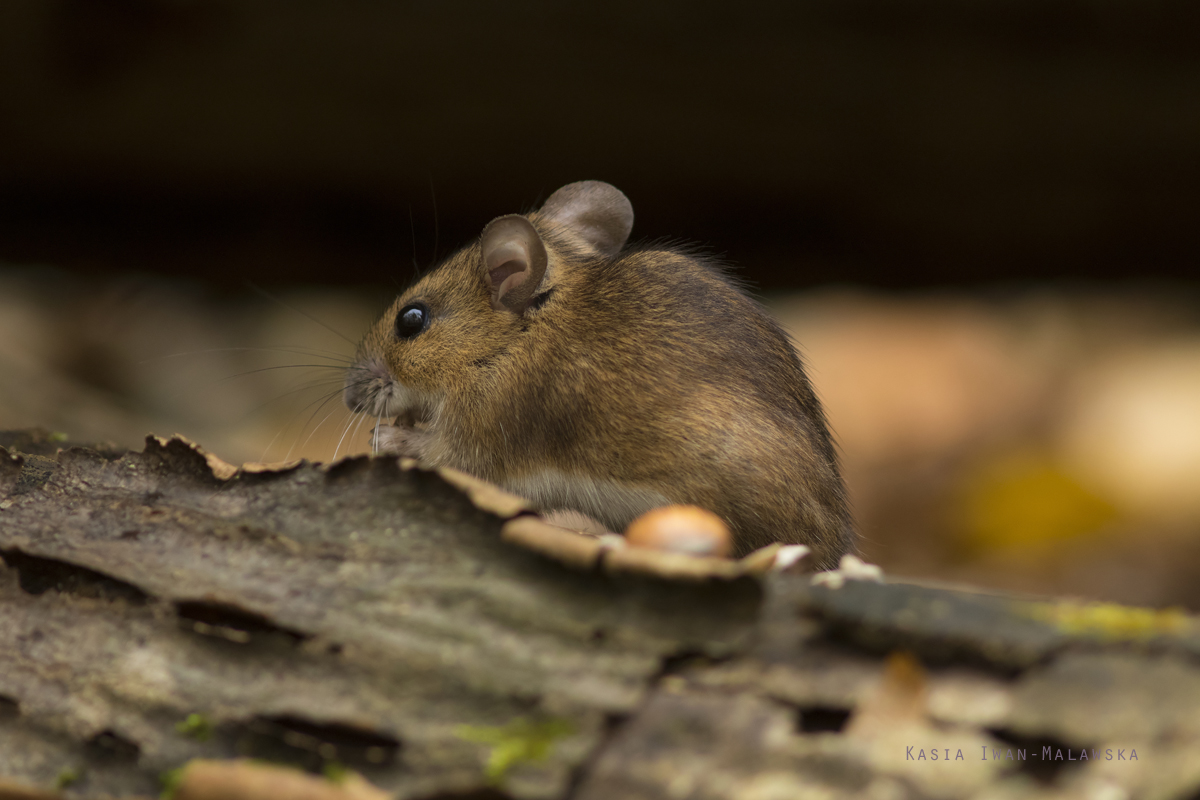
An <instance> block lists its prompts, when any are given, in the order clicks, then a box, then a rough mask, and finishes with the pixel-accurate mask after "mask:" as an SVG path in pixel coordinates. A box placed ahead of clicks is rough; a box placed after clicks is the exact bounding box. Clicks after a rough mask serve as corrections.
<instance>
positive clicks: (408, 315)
mask: <svg viewBox="0 0 1200 800" xmlns="http://www.w3.org/2000/svg"><path fill="white" fill-rule="evenodd" d="M427 327H429V307H428V306H426V305H425V304H424V303H409V304H408V305H406V306H405V307H404V308H402V309H400V313H399V314H397V315H396V338H397V339H411V338H412V337H414V336H416V335H417V334H418V333H420V332H421V331H423V330H425V329H426V328H427Z"/></svg>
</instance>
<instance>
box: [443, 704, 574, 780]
mask: <svg viewBox="0 0 1200 800" xmlns="http://www.w3.org/2000/svg"><path fill="white" fill-rule="evenodd" d="M572 733H574V728H573V727H572V725H571V723H570V722H569V721H567V720H564V719H546V720H528V719H525V718H524V717H518V718H517V719H515V720H513V721H512V722H510V723H508V724H507V725H502V726H500V727H485V726H475V725H460V726H458V728H456V729H455V735H456V736H458V737H459V738H460V739H465V740H466V741H468V742H476V743H478V744H486V745H490V746H491V748H492V752H491V754H490V755H489V756H488V762H487V770H486V771H487V777H488V781H490V782H491V783H492V784H493V785H496V784H499V783H501V782H502V781H503V780H504V776H505V775H507V774H508V771H509V770H510V769H512V768H513V767H515V766H517V765H519V764H523V763H528V762H533V761H542V760H544V759H545V758H546V756H548V755H549V754H550V748H551V747H553V745H554V743H555V742H556V741H557V740H559V739H561V738H563V737H565V736H570V735H571V734H572Z"/></svg>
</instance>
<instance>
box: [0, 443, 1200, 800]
mask: <svg viewBox="0 0 1200 800" xmlns="http://www.w3.org/2000/svg"><path fill="white" fill-rule="evenodd" d="M58 438H61V437H58ZM0 446H2V448H3V449H0V555H2V556H3V559H4V565H5V566H4V568H3V569H2V570H0V778H2V779H3V780H4V781H7V783H0V797H3V796H13V797H15V796H19V795H17V794H15V792H17V791H18V789H17V788H15V787H24V788H22V789H20V791H27V792H28V794H27V795H26V796H30V797H35V796H47V797H50V796H55V794H56V793H60V792H61V793H63V794H65V795H66V796H74V797H99V796H104V795H115V796H154V795H157V794H158V792H159V791H160V790H161V781H162V780H163V776H167V777H168V779H169V780H172V781H176V780H177V779H178V776H179V773H176V772H173V771H174V770H177V769H178V768H179V767H181V766H183V765H185V764H186V763H187V762H189V761H190V760H192V759H200V758H203V759H228V758H235V757H252V758H259V759H264V760H268V761H275V762H282V763H287V764H293V765H295V766H297V767H300V768H301V769H306V770H309V771H311V772H314V773H317V774H326V775H330V776H337V775H341V774H343V772H344V770H353V771H356V772H359V773H361V774H362V775H363V776H365V777H366V779H367V780H369V781H370V782H371V783H373V784H375V785H376V786H378V787H381V788H382V789H383V790H385V791H386V792H388V793H391V794H392V795H393V796H395V797H399V798H451V797H463V798H466V797H476V798H485V797H492V798H503V797H511V798H547V800H549V799H550V798H563V799H564V800H565V798H577V799H580V800H601V799H602V798H616V797H621V798H667V797H676V798H677V797H688V798H714V799H716V798H739V799H740V800H770V799H771V798H784V797H797V796H804V795H805V793H807V792H811V791H816V790H821V791H824V792H826V796H830V797H852V796H858V795H860V794H862V793H863V792H870V793H872V794H873V796H876V795H877V796H887V797H898V798H903V797H914V798H915V797H960V796H961V797H968V796H974V795H978V794H979V793H981V792H984V791H999V792H1007V793H1009V795H1008V796H1021V794H1022V792H1025V791H1032V790H1034V789H1036V790H1038V791H1041V792H1043V793H1045V795H1044V796H1059V795H1061V796H1068V795H1070V796H1079V793H1080V792H1083V791H1084V790H1085V789H1086V787H1087V786H1091V785H1093V784H1095V785H1101V784H1103V783H1104V782H1106V781H1107V782H1111V783H1113V784H1114V785H1117V786H1120V787H1123V788H1124V789H1126V790H1127V792H1128V794H1129V796H1133V797H1143V796H1144V797H1170V796H1176V795H1177V794H1178V795H1179V796H1184V795H1186V794H1187V793H1188V792H1194V791H1196V790H1197V789H1198V788H1200V766H1193V765H1192V762H1193V761H1194V760H1195V759H1192V758H1191V756H1192V755H1194V753H1195V752H1196V751H1197V750H1196V749H1197V748H1198V747H1200V668H1198V667H1197V656H1200V635H1198V633H1197V627H1196V624H1195V621H1194V620H1193V619H1192V618H1190V617H1188V616H1186V615H1183V614H1178V613H1170V612H1157V613H1155V612H1144V611H1138V610H1130V609H1120V608H1117V607H1112V606H1090V605H1085V604H1065V603H1057V602H1038V601H1032V600H1025V599H1015V598H1009V597H1002V596H994V595H986V594H980V593H974V592H968V591H958V590H951V589H945V588H933V587H922V586H913V585H905V584H876V583H868V582H861V581H847V582H846V583H845V585H844V586H842V587H841V588H838V589H832V588H826V587H815V586H812V585H810V583H809V580H808V577H807V576H805V575H803V574H778V573H776V574H766V575H760V574H756V570H753V569H742V568H740V567H731V566H730V565H729V563H728V562H726V563H725V564H724V565H723V566H721V568H720V569H717V568H714V569H713V570H712V571H711V574H709V573H705V574H700V572H697V571H695V570H693V571H692V573H688V572H687V571H683V572H681V571H679V569H678V568H676V567H674V566H671V565H670V564H669V563H667V562H663V563H664V564H666V566H665V567H662V568H658V567H654V566H653V565H651V566H650V567H646V566H645V564H643V562H642V561H637V560H634V561H631V560H629V559H625V560H622V559H615V560H614V564H620V565H622V566H620V568H609V567H606V566H605V563H604V560H605V559H604V554H603V553H600V554H598V555H597V554H595V553H593V552H592V551H590V550H587V549H586V548H580V547H578V546H576V545H575V544H569V545H568V546H565V547H564V548H562V552H561V553H556V551H555V550H554V546H553V545H552V544H551V545H545V544H544V542H546V541H550V540H549V539H545V538H544V537H542V538H539V536H540V534H539V535H534V534H537V532H536V531H533V533H531V528H530V526H531V525H534V524H535V523H536V519H535V518H534V517H532V516H530V515H529V512H528V511H527V510H526V509H524V508H523V507H522V504H521V503H520V501H519V500H517V499H514V498H511V497H508V496H505V495H503V494H502V493H498V492H491V491H489V490H488V488H487V487H485V486H480V485H477V484H475V483H472V482H470V480H469V479H464V478H463V477H462V476H456V475H453V474H450V473H439V472H436V471H428V470H424V469H421V468H419V467H417V466H415V465H413V464H411V463H409V462H404V463H401V462H398V461H397V460H395V459H391V458H368V457H359V458H352V459H347V460H343V461H340V462H337V463H335V464H333V465H319V464H310V463H299V464H293V465H288V466H285V467H281V468H268V467H251V468H243V469H233V468H231V467H229V465H224V464H223V463H222V462H220V460H219V459H215V458H214V457H212V456H209V455H207V454H205V453H204V452H203V451H202V450H200V449H199V448H197V447H196V446H194V445H192V444H190V443H188V442H186V441H185V440H181V439H172V440H162V439H157V438H154V437H151V438H148V439H147V445H146V448H145V450H143V451H142V452H122V451H120V450H118V449H116V448H112V447H105V446H92V447H79V446H72V445H70V443H67V442H63V441H58V440H57V439H56V437H52V436H50V435H48V434H46V433H45V432H39V431H26V432H10V433H7V434H0ZM514 518H516V519H519V520H522V521H523V522H522V523H520V524H519V525H516V527H513V528H510V530H518V532H519V535H511V536H510V535H502V531H503V530H505V525H506V524H510V522H509V521H510V520H511V519H514ZM522 526H523V527H522ZM552 538H553V537H551V539H552ZM523 542H534V543H535V544H536V547H537V551H536V552H535V551H534V550H531V549H529V548H528V547H526V546H523V544H522V543H523ZM631 564H633V565H635V566H630V565H631ZM656 570H657V572H656ZM693 573H694V574H693ZM668 575H669V576H673V577H664V576H668ZM681 576H682V577H681ZM897 650H903V651H908V652H911V653H913V654H915V656H916V658H917V659H918V660H919V661H921V662H922V663H924V664H925V671H923V672H921V673H920V678H919V681H918V682H919V684H920V692H919V696H920V698H921V700H920V703H919V707H920V709H921V711H920V713H918V714H914V715H909V716H907V717H903V716H895V717H894V719H893V720H892V722H893V723H894V724H888V725H885V726H883V727H878V726H876V727H874V728H873V727H872V725H871V724H870V720H871V719H874V718H877V717H879V716H880V715H881V714H883V716H884V718H888V717H887V715H886V714H885V713H884V711H881V710H880V709H886V708H888V705H887V702H886V701H887V692H888V691H890V690H888V689H887V688H886V687H887V686H888V685H889V682H888V677H887V676H888V675H889V674H890V673H889V672H888V670H889V669H890V668H889V667H887V666H886V664H887V663H888V662H887V660H886V658H885V657H886V656H887V654H888V653H892V652H894V651H897ZM881 687H882V688H881ZM881 693H882V695H881ZM881 696H882V697H883V700H880V697H881ZM893 705H894V704H893ZM889 713H890V712H889ZM847 720H849V722H847ZM910 740H911V741H910ZM908 745H917V746H918V748H924V749H930V748H932V747H938V748H946V749H948V750H949V752H950V753H951V755H953V754H955V751H956V750H958V749H962V750H963V751H964V752H965V753H969V755H967V758H968V759H970V761H967V762H965V763H957V764H955V762H953V761H952V762H951V764H950V765H946V764H945V762H942V763H941V764H937V765H935V764H932V762H929V761H926V760H922V761H910V760H907V758H906V749H905V748H906V747H907V746H908ZM1046 746H1049V747H1051V748H1052V750H1053V749H1058V748H1061V749H1063V750H1064V752H1069V753H1073V754H1074V755H1075V757H1076V760H1075V761H1072V762H1070V763H1069V764H1068V763H1067V762H1066V761H1056V760H1053V759H1051V760H1048V761H1046V760H1042V759H1040V758H1036V759H1035V758H1034V756H1033V753H1038V754H1039V756H1040V754H1041V753H1042V752H1043V751H1042V748H1043V747H1046ZM1110 747H1111V748H1121V749H1122V750H1124V752H1125V753H1126V758H1127V757H1128V753H1129V751H1130V749H1132V748H1136V749H1137V752H1138V755H1139V760H1138V761H1133V762H1130V761H1128V760H1125V761H1122V762H1116V761H1106V760H1104V756H1103V753H1104V751H1105V750H1106V749H1107V748H1110ZM981 748H983V751H982V752H984V753H985V754H986V753H989V752H992V751H994V752H999V753H1003V752H1004V751H1005V750H1006V749H1012V748H1016V749H1018V750H1020V749H1024V750H1026V751H1027V752H1029V753H1030V755H1029V756H1028V757H1027V758H1026V759H1025V760H1023V761H1017V760H1013V761H1005V760H1003V758H1001V760H994V759H991V758H990V756H989V757H988V758H987V759H984V760H981V759H980V752H981ZM987 748H991V750H988V749H987ZM1081 748H1092V749H1093V750H1095V752H1097V753H1099V754H1100V756H1099V758H1097V759H1089V760H1087V761H1083V762H1081V761H1079V760H1078V756H1079V752H1080V749H1081ZM1114 752H1115V751H1114ZM947 767H954V768H947ZM1089 782H1090V783H1089ZM6 792H7V793H9V794H5V793H6ZM39 793H41V794H39Z"/></svg>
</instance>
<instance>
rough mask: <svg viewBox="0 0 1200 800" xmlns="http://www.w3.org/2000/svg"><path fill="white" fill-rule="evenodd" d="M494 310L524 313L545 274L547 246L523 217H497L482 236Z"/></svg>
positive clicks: (482, 246) (484, 230)
mask: <svg viewBox="0 0 1200 800" xmlns="http://www.w3.org/2000/svg"><path fill="white" fill-rule="evenodd" d="M479 244H480V248H481V249H482V251H483V270H484V278H485V280H486V281H487V284H488V286H489V287H490V288H491V290H492V308H494V309H496V310H497V311H513V312H515V313H518V314H520V313H522V312H524V311H525V308H526V307H527V306H528V305H529V301H530V300H531V299H532V298H533V295H534V293H535V292H537V290H538V287H539V286H541V284H542V278H543V277H545V275H546V260H547V258H546V246H545V245H544V244H542V237H540V236H538V232H537V231H536V230H534V228H533V224H532V223H530V221H529V220H527V219H525V217H522V216H521V215H520V214H509V215H508V216H506V217H497V218H496V219H494V220H492V221H491V222H489V223H488V224H487V227H486V228H484V229H483V234H482V235H481V236H480V237H479Z"/></svg>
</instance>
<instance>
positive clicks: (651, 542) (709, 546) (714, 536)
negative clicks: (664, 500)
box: [625, 506, 733, 558]
mask: <svg viewBox="0 0 1200 800" xmlns="http://www.w3.org/2000/svg"><path fill="white" fill-rule="evenodd" d="M625 541H626V542H628V543H629V545H630V546H631V547H649V548H653V549H655V550H666V551H669V552H672V553H685V554H687V555H693V556H710V557H716V558H726V557H728V556H729V554H730V552H731V551H732V550H733V536H732V535H731V534H730V532H729V526H727V525H726V524H725V522H724V521H723V520H722V519H721V518H720V517H718V516H717V515H716V514H714V513H712V512H711V511H705V510H704V509H703V508H700V507H699V506H663V507H662V508H655V509H652V510H650V511H647V512H646V513H645V514H642V515H641V516H640V517H638V518H637V519H635V520H634V521H633V522H631V523H629V527H628V528H626V529H625Z"/></svg>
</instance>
